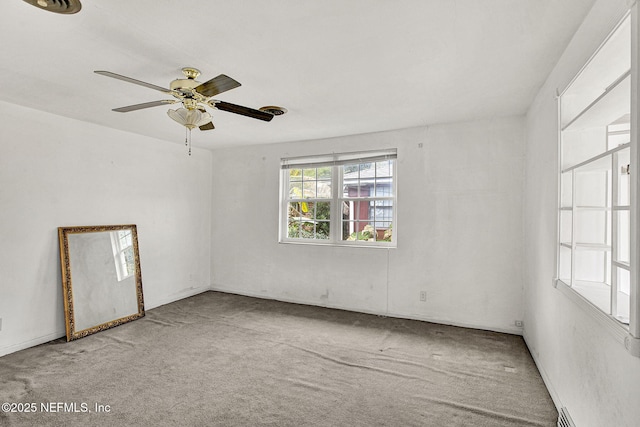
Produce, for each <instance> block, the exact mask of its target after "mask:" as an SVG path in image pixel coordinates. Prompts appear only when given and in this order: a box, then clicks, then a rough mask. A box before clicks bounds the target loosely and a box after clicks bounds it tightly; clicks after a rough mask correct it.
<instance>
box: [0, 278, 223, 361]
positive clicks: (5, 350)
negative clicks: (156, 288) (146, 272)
mask: <svg viewBox="0 0 640 427" xmlns="http://www.w3.org/2000/svg"><path fill="white" fill-rule="evenodd" d="M210 290H211V289H210V288H209V287H206V288H205V287H202V288H195V289H191V288H189V289H187V290H185V291H184V292H179V293H177V294H173V295H171V296H169V297H167V298H162V299H160V300H157V301H153V304H147V302H146V301H145V307H144V309H145V311H148V310H152V309H154V308H156V307H160V306H162V305H166V304H171V303H172V302H176V301H179V300H181V299H185V298H189V297H192V296H194V295H198V294H201V293H203V292H207V291H210ZM66 335H67V333H66V331H65V330H64V329H62V330H61V331H59V332H53V333H50V334H47V335H43V336H41V337H37V338H33V339H31V340H28V341H23V342H19V343H16V344H11V345H8V346H6V347H0V357H2V356H6V355H7V354H11V353H15V352H17V351H20V350H25V349H27V348H30V347H35V346H37V345H40V344H44V343H47V342H49V341H53V340H57V339H58V338H63V337H65V336H66Z"/></svg>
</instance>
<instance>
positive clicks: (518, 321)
mask: <svg viewBox="0 0 640 427" xmlns="http://www.w3.org/2000/svg"><path fill="white" fill-rule="evenodd" d="M515 324H516V327H518V328H522V327H523V326H524V322H523V321H522V320H516V321H515Z"/></svg>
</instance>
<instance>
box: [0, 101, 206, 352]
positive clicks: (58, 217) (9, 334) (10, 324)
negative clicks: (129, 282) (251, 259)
mask: <svg viewBox="0 0 640 427" xmlns="http://www.w3.org/2000/svg"><path fill="white" fill-rule="evenodd" d="M0 117H2V126H0V149H1V151H0V318H2V330H1V331H0V355H3V354H6V353H10V352H13V351H17V350H20V349H22V348H26V347H29V346H32V345H36V344H39V343H42V342H46V341H48V340H51V339H54V338H58V337H61V336H64V335H65V327H64V311H63V305H62V285H61V278H60V261H59V250H58V237H57V227H60V226H74V225H101V224H131V223H133V224H137V227H138V240H139V245H140V262H141V270H142V282H143V288H144V297H145V306H146V308H147V309H149V308H153V307H155V306H158V305H161V304H165V303H168V302H171V301H175V300H178V299H181V298H184V297H186V296H188V295H192V294H195V293H198V292H202V291H204V290H207V289H208V288H209V277H210V269H209V266H210V221H211V152H209V151H206V150H194V153H193V155H192V156H191V157H189V156H188V155H187V150H186V148H185V147H184V145H181V144H172V143H169V142H166V141H159V140H154V139H150V138H146V137H142V136H139V135H135V134H130V133H125V132H120V131H115V130H112V129H108V128H104V127H100V126H96V125H92V124H88V123H83V122H79V121H76V120H71V119H67V118H63V117H59V116H55V115H51V114H48V113H43V112H41V111H35V110H30V109H27V108H23V107H20V106H17V105H12V104H7V103H3V102H0Z"/></svg>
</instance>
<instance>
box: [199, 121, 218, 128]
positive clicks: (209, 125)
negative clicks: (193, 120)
mask: <svg viewBox="0 0 640 427" xmlns="http://www.w3.org/2000/svg"><path fill="white" fill-rule="evenodd" d="M211 129H215V128H214V127H213V123H212V122H209V123H205V124H203V125H202V126H200V130H211Z"/></svg>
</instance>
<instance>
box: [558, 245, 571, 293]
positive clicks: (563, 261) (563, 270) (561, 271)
mask: <svg viewBox="0 0 640 427" xmlns="http://www.w3.org/2000/svg"><path fill="white" fill-rule="evenodd" d="M559 263H560V266H559V268H558V278H559V279H560V280H562V281H563V282H565V283H566V284H568V285H570V284H571V249H570V248H568V247H566V246H560V260H559Z"/></svg>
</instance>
